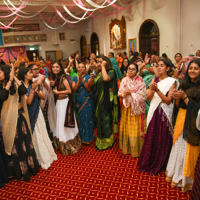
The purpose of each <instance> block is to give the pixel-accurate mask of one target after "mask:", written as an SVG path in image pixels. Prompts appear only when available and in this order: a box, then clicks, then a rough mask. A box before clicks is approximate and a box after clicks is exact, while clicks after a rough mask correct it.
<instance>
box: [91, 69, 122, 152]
mask: <svg viewBox="0 0 200 200" xmlns="http://www.w3.org/2000/svg"><path fill="white" fill-rule="evenodd" d="M108 76H109V77H110V79H111V80H110V81H109V82H104V81H103V77H102V74H99V75H98V76H97V77H96V78H95V80H94V85H95V97H94V100H95V116H96V118H97V140H96V148H97V150H99V151H101V150H105V149H108V148H110V147H112V146H113V142H114V137H113V134H112V120H113V121H114V126H113V132H114V133H118V117H119V111H118V108H119V101H118V97H117V78H116V74H115V71H114V70H110V71H109V72H108ZM106 89H109V91H108V92H105V91H106ZM106 97H108V98H109V100H108V102H107V101H106V100H107V98H106ZM106 106H108V107H109V108H108V109H105V107H106Z"/></svg>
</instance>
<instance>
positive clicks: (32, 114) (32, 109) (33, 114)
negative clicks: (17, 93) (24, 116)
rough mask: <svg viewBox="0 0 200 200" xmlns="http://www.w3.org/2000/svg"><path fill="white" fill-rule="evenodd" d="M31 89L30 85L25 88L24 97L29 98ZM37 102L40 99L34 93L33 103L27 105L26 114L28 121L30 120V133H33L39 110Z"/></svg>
mask: <svg viewBox="0 0 200 200" xmlns="http://www.w3.org/2000/svg"><path fill="white" fill-rule="evenodd" d="M31 88H32V85H31V84H30V85H29V86H28V88H27V94H26V96H29V94H30V90H31ZM39 100H40V99H39V97H38V95H37V94H36V93H34V97H33V101H32V103H31V105H28V113H29V119H30V123H31V130H32V132H33V131H34V128H35V124H36V121H37V118H38V114H39V108H40V104H39Z"/></svg>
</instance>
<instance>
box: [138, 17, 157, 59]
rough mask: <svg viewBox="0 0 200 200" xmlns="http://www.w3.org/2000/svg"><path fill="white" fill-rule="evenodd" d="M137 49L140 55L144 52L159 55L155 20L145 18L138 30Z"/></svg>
mask: <svg viewBox="0 0 200 200" xmlns="http://www.w3.org/2000/svg"><path fill="white" fill-rule="evenodd" d="M139 49H140V50H139V51H140V52H142V55H145V54H146V53H149V54H155V55H158V56H159V53H160V49H159V28H158V25H157V23H156V22H155V21H153V20H151V19H147V20H145V21H144V22H143V23H142V25H141V27H140V31H139Z"/></svg>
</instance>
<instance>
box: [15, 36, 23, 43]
mask: <svg viewBox="0 0 200 200" xmlns="http://www.w3.org/2000/svg"><path fill="white" fill-rule="evenodd" d="M14 41H15V43H20V42H21V37H20V35H15V36H14Z"/></svg>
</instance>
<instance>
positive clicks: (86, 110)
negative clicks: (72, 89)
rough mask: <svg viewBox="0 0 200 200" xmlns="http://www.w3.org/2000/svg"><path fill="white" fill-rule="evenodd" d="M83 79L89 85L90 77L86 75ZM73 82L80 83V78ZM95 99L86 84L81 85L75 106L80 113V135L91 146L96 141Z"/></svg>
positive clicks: (77, 92)
mask: <svg viewBox="0 0 200 200" xmlns="http://www.w3.org/2000/svg"><path fill="white" fill-rule="evenodd" d="M83 79H84V80H85V82H86V83H87V82H88V80H89V79H90V75H88V74H86V75H85V76H83ZM73 81H74V82H75V83H77V82H78V77H77V76H76V77H74V78H73ZM93 99H94V97H93V93H92V91H88V90H87V89H86V88H85V87H84V84H83V83H82V82H81V83H80V84H79V87H78V90H77V91H76V93H75V104H76V108H77V111H78V119H79V133H80V136H81V140H82V143H84V144H90V143H91V142H92V141H93V140H94V100H93Z"/></svg>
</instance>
